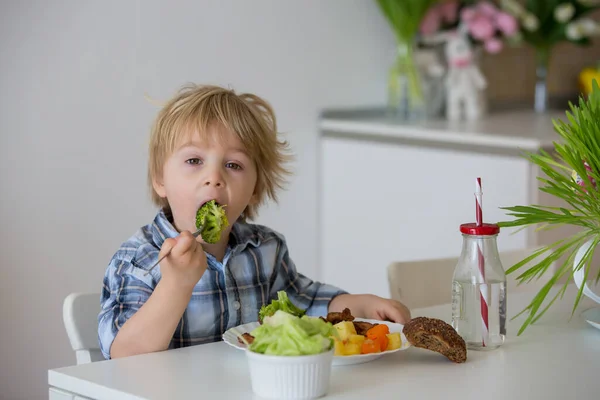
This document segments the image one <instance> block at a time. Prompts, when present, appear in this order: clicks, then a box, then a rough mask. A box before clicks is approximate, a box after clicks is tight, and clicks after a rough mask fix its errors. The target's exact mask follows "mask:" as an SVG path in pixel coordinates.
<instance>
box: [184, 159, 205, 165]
mask: <svg viewBox="0 0 600 400" xmlns="http://www.w3.org/2000/svg"><path fill="white" fill-rule="evenodd" d="M185 162H186V163H187V164H192V165H198V164H200V163H201V162H202V161H201V160H200V159H199V158H190V159H189V160H185Z"/></svg>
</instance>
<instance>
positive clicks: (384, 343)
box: [378, 336, 390, 351]
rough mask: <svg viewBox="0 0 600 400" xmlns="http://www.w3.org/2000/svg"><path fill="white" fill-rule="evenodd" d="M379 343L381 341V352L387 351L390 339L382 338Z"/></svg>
mask: <svg viewBox="0 0 600 400" xmlns="http://www.w3.org/2000/svg"><path fill="white" fill-rule="evenodd" d="M378 341H379V346H380V348H381V351H386V350H387V347H388V343H389V341H390V339H388V337H387V336H380V337H379V339H378Z"/></svg>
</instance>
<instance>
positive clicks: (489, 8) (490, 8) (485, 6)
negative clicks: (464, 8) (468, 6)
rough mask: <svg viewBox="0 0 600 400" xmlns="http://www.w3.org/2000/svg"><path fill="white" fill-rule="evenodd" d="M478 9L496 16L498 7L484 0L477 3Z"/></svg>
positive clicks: (485, 13) (490, 15) (484, 13)
mask: <svg viewBox="0 0 600 400" xmlns="http://www.w3.org/2000/svg"><path fill="white" fill-rule="evenodd" d="M476 7H477V11H478V12H480V13H481V14H483V15H485V16H487V17H495V16H496V13H497V12H498V9H497V8H496V6H494V5H493V4H492V3H490V2H489V1H482V2H479V3H478V4H477V6H476Z"/></svg>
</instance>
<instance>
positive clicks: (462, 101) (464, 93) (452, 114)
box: [422, 26, 487, 120]
mask: <svg viewBox="0 0 600 400" xmlns="http://www.w3.org/2000/svg"><path fill="white" fill-rule="evenodd" d="M422 40H423V42H424V43H426V44H440V43H444V53H445V55H446V62H447V64H448V65H447V67H446V68H447V73H446V79H445V84H446V116H447V118H448V119H450V120H458V119H463V118H466V119H471V120H473V119H478V118H480V117H481V116H482V115H483V114H484V113H485V111H486V109H485V108H486V107H485V102H484V101H482V100H483V96H484V93H483V89H485V88H486V87H487V82H486V80H485V78H484V76H483V74H482V73H481V71H480V70H479V68H478V67H477V64H476V62H475V53H474V51H473V48H472V46H471V44H470V42H469V39H468V37H467V32H466V30H465V28H464V27H463V26H460V27H459V28H458V29H457V30H456V31H453V32H443V33H438V34H435V35H430V36H425V37H423V38H422Z"/></svg>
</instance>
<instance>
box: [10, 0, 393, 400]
mask: <svg viewBox="0 0 600 400" xmlns="http://www.w3.org/2000/svg"><path fill="white" fill-rule="evenodd" d="M392 51H393V39H392V35H391V34H390V32H389V30H388V27H387V25H386V23H385V21H384V20H383V18H382V17H381V15H380V13H379V10H378V9H377V8H376V5H375V3H374V2H373V1H371V0H353V1H349V0H329V1H318V0H311V1H306V0H303V1H291V0H288V1H278V0H261V1H257V0H254V1H251V2H249V1H243V0H239V1H228V2H222V1H186V2H183V1H178V2H171V1H169V2H167V1H157V0H146V1H141V0H138V1H132V0H130V1H116V0H110V1H108V0H107V1H96V2H91V1H87V2H83V1H76V0H72V1H52V2H49V1H43V0H38V1H32V0H28V1H23V2H17V1H12V2H8V1H6V2H3V3H2V5H0V68H1V70H0V88H1V92H0V93H1V95H0V188H1V191H2V199H1V203H0V274H1V275H0V284H1V290H0V312H1V314H0V318H1V319H0V321H2V322H1V329H0V338H1V339H0V363H1V364H0V370H1V371H2V372H1V374H0V375H1V378H0V379H1V380H0V387H1V388H2V394H0V397H6V398H10V399H35V398H45V397H47V392H46V379H47V377H46V374H47V372H46V371H47V369H48V368H54V367H60V366H65V365H71V364H73V363H74V362H75V358H74V355H73V354H72V353H71V352H70V350H69V345H68V341H67V338H66V335H65V332H64V329H63V325H62V319H61V306H62V300H63V298H64V297H65V296H66V295H67V294H68V293H69V292H72V291H99V290H100V286H101V280H102V275H103V272H104V268H105V266H106V264H107V263H108V261H109V259H110V257H111V256H112V254H113V252H114V251H115V250H116V248H117V247H118V245H119V244H120V243H121V242H122V241H123V240H125V239H127V238H128V237H129V236H130V235H131V234H132V233H133V232H134V231H135V230H136V229H137V228H138V227H139V226H141V225H143V224H145V223H147V222H148V221H149V220H150V219H151V218H152V217H153V215H154V210H153V208H152V207H151V205H150V202H149V200H148V196H147V192H146V182H145V162H146V143H147V137H148V128H149V125H150V123H151V120H152V118H153V116H154V114H155V112H156V111H157V108H156V107H155V106H153V105H152V104H150V103H149V102H148V101H146V100H145V99H144V94H146V93H147V94H148V95H150V96H151V97H153V98H155V99H158V100H164V99H166V98H167V97H168V96H170V95H172V94H173V93H174V91H175V90H176V89H177V88H178V87H179V86H180V85H182V84H184V83H186V82H188V81H195V82H204V83H214V84H222V85H231V86H232V87H233V88H235V89H236V90H239V91H251V92H255V93H256V94H258V95H261V96H264V97H265V98H267V99H268V100H269V101H270V102H272V104H273V105H274V107H275V110H276V112H277V114H278V116H279V121H280V127H281V130H283V131H285V132H288V133H289V136H288V137H289V139H290V140H291V142H292V145H293V149H294V151H295V152H296V153H297V157H298V159H297V163H296V164H295V166H294V167H295V170H296V172H297V173H296V176H295V177H294V179H293V181H292V183H291V185H290V187H289V191H288V192H286V193H285V194H284V195H282V198H281V204H280V206H279V207H271V208H270V209H268V210H265V211H264V212H263V214H262V215H261V218H260V220H259V222H261V223H266V224H270V225H271V226H273V227H274V228H275V229H278V230H280V231H282V232H283V233H285V234H286V235H287V237H288V239H289V242H290V246H291V251H292V257H293V258H294V259H295V260H296V263H297V264H298V267H299V269H300V270H301V271H302V272H305V273H307V274H309V275H315V274H316V272H317V270H318V266H317V264H316V262H317V255H316V254H315V250H316V239H315V232H316V227H317V224H316V219H315V217H313V216H314V215H315V210H316V182H315V179H316V166H315V164H316V155H315V153H314V150H315V148H316V140H317V130H316V127H315V126H316V118H317V115H318V111H319V110H320V109H321V108H323V107H330V106H335V107H337V106H350V105H371V104H380V103H383V101H384V99H385V74H386V70H387V67H388V65H389V61H390V58H391V55H392ZM299 210H301V212H299Z"/></svg>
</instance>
